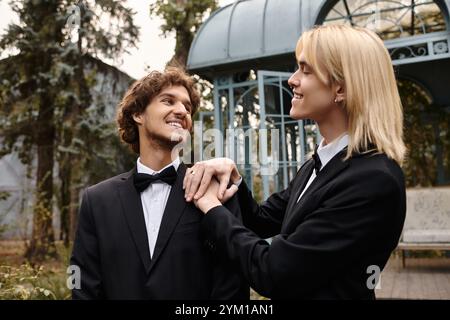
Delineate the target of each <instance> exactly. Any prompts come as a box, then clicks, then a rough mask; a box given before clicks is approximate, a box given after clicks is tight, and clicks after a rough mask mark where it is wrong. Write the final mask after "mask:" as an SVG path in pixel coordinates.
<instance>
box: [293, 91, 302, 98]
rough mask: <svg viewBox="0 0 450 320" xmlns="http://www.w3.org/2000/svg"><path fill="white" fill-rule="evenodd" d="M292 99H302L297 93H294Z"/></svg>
mask: <svg viewBox="0 0 450 320" xmlns="http://www.w3.org/2000/svg"><path fill="white" fill-rule="evenodd" d="M294 99H303V95H302V94H301V93H298V92H294Z"/></svg>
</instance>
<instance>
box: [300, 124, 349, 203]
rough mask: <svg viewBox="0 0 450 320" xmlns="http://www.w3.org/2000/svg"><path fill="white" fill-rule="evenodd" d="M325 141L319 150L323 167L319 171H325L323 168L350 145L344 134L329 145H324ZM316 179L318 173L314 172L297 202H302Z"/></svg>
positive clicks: (321, 143)
mask: <svg viewBox="0 0 450 320" xmlns="http://www.w3.org/2000/svg"><path fill="white" fill-rule="evenodd" d="M323 141H324V140H323V139H322V141H321V142H320V144H319V147H318V148H317V155H318V156H319V159H320V162H321V163H322V167H321V168H320V170H319V171H321V170H323V168H324V167H325V166H326V165H327V163H328V162H330V160H331V159H332V158H333V157H334V156H335V155H336V154H338V153H339V151H341V150H342V149H344V148H345V147H346V146H347V145H348V134H346V133H345V134H343V135H342V136H340V137H339V138H336V139H335V140H333V141H332V142H330V143H329V144H327V145H325V146H324V145H323V143H324V142H323ZM315 178H316V171H315V170H313V172H312V174H311V176H310V177H309V180H308V183H307V184H306V186H305V188H304V189H303V191H302V193H301V194H300V196H299V197H298V199H297V202H299V201H300V199H301V197H302V196H303V194H304V193H305V191H306V190H307V189H308V187H309V186H310V185H311V183H312V182H313V181H314V179H315Z"/></svg>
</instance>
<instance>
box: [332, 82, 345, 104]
mask: <svg viewBox="0 0 450 320" xmlns="http://www.w3.org/2000/svg"><path fill="white" fill-rule="evenodd" d="M334 94H335V97H336V98H335V99H336V100H337V102H338V103H339V102H343V101H345V98H346V94H345V88H344V85H342V84H336V85H335V87H334Z"/></svg>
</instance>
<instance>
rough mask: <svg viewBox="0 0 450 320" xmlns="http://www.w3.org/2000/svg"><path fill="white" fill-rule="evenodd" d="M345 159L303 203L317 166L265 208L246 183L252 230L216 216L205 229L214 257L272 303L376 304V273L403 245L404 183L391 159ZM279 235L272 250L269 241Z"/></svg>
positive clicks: (325, 172) (306, 168) (309, 165)
mask: <svg viewBox="0 0 450 320" xmlns="http://www.w3.org/2000/svg"><path fill="white" fill-rule="evenodd" d="M345 152H346V150H344V151H341V152H340V153H339V154H337V155H336V156H335V157H334V158H333V159H332V160H330V162H329V163H328V164H327V165H326V166H325V167H324V168H323V169H322V170H321V171H320V172H319V174H318V176H317V177H316V179H315V180H314V181H313V183H312V184H311V185H310V186H309V188H308V189H307V190H306V192H305V194H304V195H303V196H302V198H301V199H300V201H299V202H298V203H297V199H298V197H299V195H300V194H301V192H302V190H303V189H304V187H305V185H306V183H307V181H308V180H309V177H310V175H311V173H312V170H313V161H312V160H309V161H307V162H306V163H305V164H304V165H303V166H302V167H301V168H300V170H299V171H298V173H297V176H296V177H295V178H294V179H293V180H292V181H291V182H290V184H289V187H288V188H287V189H286V190H284V191H282V192H279V193H276V194H273V195H272V196H271V197H270V198H269V199H268V200H267V201H265V202H264V203H263V204H262V205H258V204H257V203H256V202H255V201H254V200H253V198H252V195H251V193H250V191H249V190H248V188H247V187H246V185H245V184H244V183H243V185H241V186H240V187H239V191H238V195H239V202H240V207H241V211H242V213H243V220H244V224H245V225H246V226H247V227H248V228H246V227H244V226H243V225H242V223H241V222H240V221H238V220H237V219H236V218H234V217H233V216H232V215H231V214H230V212H229V210H227V209H226V208H224V207H222V206H219V207H216V208H213V209H211V210H210V212H208V213H207V214H206V216H205V219H204V220H203V222H202V228H201V229H202V233H203V234H204V237H206V241H207V242H208V243H209V246H210V247H212V248H213V249H212V251H213V252H216V254H217V255H220V254H221V255H223V256H227V257H228V258H229V259H230V260H231V261H232V262H233V263H234V264H235V265H238V266H239V267H240V269H241V270H242V271H243V272H244V274H245V277H246V278H247V279H248V281H249V282H250V286H251V287H252V288H254V289H255V290H256V291H257V292H259V293H260V294H262V295H264V296H266V297H270V298H274V299H286V298H288V299H374V298H375V295H374V290H373V286H372V285H373V284H374V281H372V280H373V278H374V275H375V274H376V273H375V272H374V271H373V270H372V269H370V268H369V266H372V265H373V266H377V267H378V268H379V269H380V270H382V269H383V268H384V266H385V264H386V262H387V260H388V258H389V256H390V254H391V252H392V251H393V250H394V249H395V247H396V246H397V243H398V240H399V237H400V234H401V231H402V228H403V223H404V219H405V211H406V199H405V198H406V197H405V185H404V176H403V173H402V170H401V169H400V167H399V166H398V165H397V164H396V163H395V162H394V161H392V160H390V159H388V158H387V157H386V155H384V154H367V153H366V154H360V155H354V156H353V157H352V158H350V159H349V160H346V161H344V160H343V158H344V156H345ZM249 229H250V230H249ZM274 235H276V236H275V237H274V238H273V239H272V243H271V245H269V244H268V243H267V242H266V241H265V240H263V239H262V238H268V237H271V236H274ZM377 267H374V268H377ZM368 268H369V270H368ZM371 276H372V277H371ZM368 284H369V285H368ZM382 284H383V282H382V281H381V285H382Z"/></svg>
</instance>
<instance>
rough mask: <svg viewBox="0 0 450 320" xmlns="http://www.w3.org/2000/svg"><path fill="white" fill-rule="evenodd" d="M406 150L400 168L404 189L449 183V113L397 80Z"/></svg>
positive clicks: (417, 89) (420, 91)
mask: <svg viewBox="0 0 450 320" xmlns="http://www.w3.org/2000/svg"><path fill="white" fill-rule="evenodd" d="M398 87H399V91H400V95H401V98H402V104H403V108H404V123H405V126H404V129H405V132H404V136H405V144H406V146H407V149H408V154H407V158H406V162H405V165H404V168H403V170H404V172H405V179H406V185H407V187H416V186H421V187H430V186H436V185H444V184H448V183H450V127H449V126H450V110H449V109H448V108H444V107H442V106H438V105H435V104H433V103H432V99H431V97H430V96H429V94H428V93H427V92H425V91H424V90H423V89H422V88H421V87H420V86H419V85H417V84H415V83H414V82H411V81H407V80H399V81H398Z"/></svg>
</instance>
